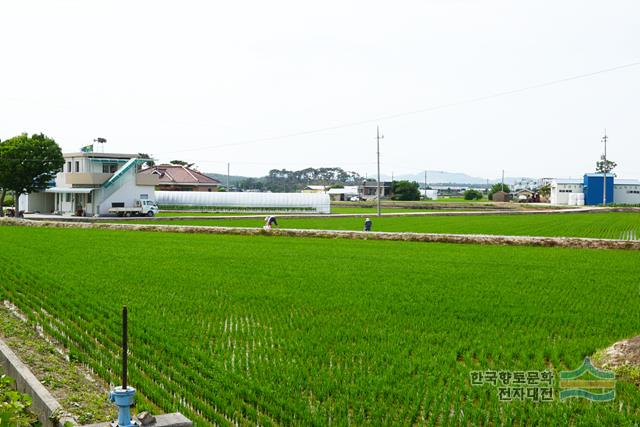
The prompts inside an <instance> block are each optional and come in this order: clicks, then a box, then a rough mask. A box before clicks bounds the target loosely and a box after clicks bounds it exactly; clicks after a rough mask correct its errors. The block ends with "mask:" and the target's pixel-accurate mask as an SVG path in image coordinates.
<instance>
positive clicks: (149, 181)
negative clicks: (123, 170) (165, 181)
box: [136, 174, 160, 186]
mask: <svg viewBox="0 0 640 427" xmlns="http://www.w3.org/2000/svg"><path fill="white" fill-rule="evenodd" d="M136 184H137V185H153V186H156V185H158V184H160V177H159V176H158V175H156V174H144V175H143V174H137V175H136Z"/></svg>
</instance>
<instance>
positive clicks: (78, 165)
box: [76, 160, 80, 172]
mask: <svg viewBox="0 0 640 427" xmlns="http://www.w3.org/2000/svg"><path fill="white" fill-rule="evenodd" d="M76 172H80V162H79V161H77V160H76Z"/></svg>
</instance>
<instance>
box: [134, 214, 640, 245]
mask: <svg viewBox="0 0 640 427" xmlns="http://www.w3.org/2000/svg"><path fill="white" fill-rule="evenodd" d="M371 219H372V221H373V231H393V232H416V233H453V234H489V235H503V236H544V237H555V236H557V237H593V238H606V239H624V240H637V239H640V212H606V213H589V212H585V213H569V214H567V213H558V214H518V215H477V216H406V217H401V216H396V217H384V216H383V217H380V218H378V217H374V216H371ZM363 221H364V219H363V218H344V217H336V218H327V217H324V218H314V217H311V216H310V217H306V218H280V219H279V221H278V223H279V225H280V227H282V228H300V229H324V230H362V228H363ZM136 222H139V223H150V224H173V225H209V226H227V227H261V226H262V225H263V222H264V221H263V220H262V218H257V219H226V220H223V219H221V220H215V219H202V220H197V219H195V220H171V221H169V220H167V221H162V220H154V221H146V220H140V221H136ZM128 223H131V222H130V221H128Z"/></svg>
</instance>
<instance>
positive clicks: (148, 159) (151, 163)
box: [138, 153, 156, 168]
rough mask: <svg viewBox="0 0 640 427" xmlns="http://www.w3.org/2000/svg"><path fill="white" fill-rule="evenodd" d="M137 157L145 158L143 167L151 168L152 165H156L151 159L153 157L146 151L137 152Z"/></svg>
mask: <svg viewBox="0 0 640 427" xmlns="http://www.w3.org/2000/svg"><path fill="white" fill-rule="evenodd" d="M138 158H140V159H145V160H146V161H145V162H144V167H146V168H152V167H154V166H155V165H156V162H155V161H153V157H151V156H150V155H149V154H147V153H138Z"/></svg>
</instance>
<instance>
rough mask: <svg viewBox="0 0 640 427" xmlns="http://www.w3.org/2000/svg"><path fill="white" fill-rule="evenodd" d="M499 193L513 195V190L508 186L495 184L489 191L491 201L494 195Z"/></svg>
mask: <svg viewBox="0 0 640 427" xmlns="http://www.w3.org/2000/svg"><path fill="white" fill-rule="evenodd" d="M498 191H504V192H505V193H511V189H510V188H509V186H508V185H507V184H501V183H497V184H493V185H492V186H491V188H490V189H489V200H493V193H497V192H498Z"/></svg>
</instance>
